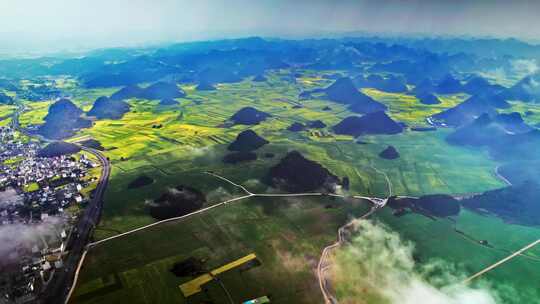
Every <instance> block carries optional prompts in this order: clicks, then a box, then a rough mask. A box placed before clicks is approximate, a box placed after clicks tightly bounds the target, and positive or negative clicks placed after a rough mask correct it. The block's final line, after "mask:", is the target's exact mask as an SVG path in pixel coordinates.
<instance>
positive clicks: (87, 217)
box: [11, 105, 111, 304]
mask: <svg viewBox="0 0 540 304" xmlns="http://www.w3.org/2000/svg"><path fill="white" fill-rule="evenodd" d="M24 110H25V107H24V105H20V106H19V108H18V109H17V111H15V113H13V118H12V121H11V125H12V127H13V128H14V129H16V130H17V131H19V132H21V133H22V134H24V135H26V136H29V137H37V138H38V139H39V140H41V141H44V142H48V143H50V142H55V141H56V140H51V139H47V138H44V137H42V136H39V135H36V134H31V133H29V132H27V131H26V130H25V129H24V128H21V126H20V124H19V115H20V113H21V112H23V111H24ZM78 146H79V147H80V148H81V150H83V151H85V152H88V153H90V154H92V155H94V156H95V157H96V158H97V159H98V161H99V162H100V163H101V174H100V177H99V180H98V183H97V186H96V189H95V190H94V196H93V198H92V199H91V200H90V202H89V203H88V205H87V206H86V208H85V209H84V213H83V215H82V217H80V218H79V220H78V222H77V225H76V226H75V227H74V228H73V229H74V232H73V233H72V234H71V237H70V239H69V240H68V244H67V246H66V248H67V249H68V250H69V253H68V255H67V258H66V259H65V260H64V266H63V269H62V271H56V272H55V275H54V276H53V277H52V279H51V282H50V283H49V284H47V286H46V288H45V290H43V291H42V292H41V293H40V295H39V297H38V300H37V301H36V303H45V304H47V303H54V304H57V303H63V302H65V301H67V299H68V298H67V297H68V295H70V294H71V292H72V290H73V286H74V285H75V282H76V276H77V275H78V270H79V269H80V265H81V264H82V261H83V260H84V256H85V255H86V250H85V247H86V244H87V242H88V240H89V238H90V235H91V233H92V231H93V229H94V228H95V225H96V224H97V223H98V222H99V219H100V217H101V210H102V208H103V196H104V194H105V190H106V188H107V185H108V183H109V177H110V174H111V166H110V162H109V160H108V159H107V157H105V156H104V155H103V154H102V153H101V152H100V151H98V150H95V149H92V148H88V147H84V146H81V145H78ZM66 287H68V288H67V289H66Z"/></svg>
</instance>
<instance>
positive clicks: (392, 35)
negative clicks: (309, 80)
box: [0, 31, 540, 59]
mask: <svg viewBox="0 0 540 304" xmlns="http://www.w3.org/2000/svg"><path fill="white" fill-rule="evenodd" d="M249 38H261V39H264V40H311V39H313V40H322V39H361V38H380V39H400V38H401V39H411V40H422V39H441V40H445V39H447V40H451V39H462V40H482V39H486V40H501V41H503V40H517V41H520V42H523V43H526V44H529V45H533V46H540V39H523V38H520V37H512V36H492V35H467V34H463V35H454V34H430V33H411V32H406V33H397V32H362V31H343V32H333V33H330V32H328V33H319V34H311V35H308V34H306V35H257V34H244V35H240V34H239V35H234V34H231V35H222V36H219V35H216V36H212V37H207V38H193V39H185V40H156V41H141V42H132V43H117V44H109V45H95V46H90V45H88V46H86V47H81V46H79V47H73V48H68V47H65V48H50V49H46V48H43V49H38V48H35V47H33V48H26V47H24V46H21V47H20V49H17V48H12V47H11V48H9V47H7V48H2V47H1V46H0V59H6V58H41V57H47V56H77V55H78V56H83V55H84V54H87V53H90V52H93V51H99V50H107V49H145V48H149V49H153V48H160V47H167V46H171V45H175V44H184V43H197V42H206V41H221V40H241V39H249Z"/></svg>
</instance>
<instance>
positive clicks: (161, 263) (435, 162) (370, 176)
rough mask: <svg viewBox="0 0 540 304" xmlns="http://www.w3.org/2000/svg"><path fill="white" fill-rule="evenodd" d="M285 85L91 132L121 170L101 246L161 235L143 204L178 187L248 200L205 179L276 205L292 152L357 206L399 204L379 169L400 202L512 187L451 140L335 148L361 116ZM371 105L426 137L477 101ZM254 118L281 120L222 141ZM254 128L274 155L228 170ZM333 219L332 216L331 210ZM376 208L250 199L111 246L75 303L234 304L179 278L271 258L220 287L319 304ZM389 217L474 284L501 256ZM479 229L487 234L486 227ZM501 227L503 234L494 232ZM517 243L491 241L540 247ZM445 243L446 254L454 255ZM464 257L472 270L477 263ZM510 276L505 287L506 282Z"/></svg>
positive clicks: (318, 83) (141, 109)
mask: <svg viewBox="0 0 540 304" xmlns="http://www.w3.org/2000/svg"><path fill="white" fill-rule="evenodd" d="M288 73H289V72H288V71H281V72H275V73H272V74H269V75H268V81H267V82H264V83H255V82H251V81H249V80H246V81H243V82H240V83H236V84H221V85H219V86H218V90H217V91H211V92H197V91H195V89H194V86H184V87H183V89H184V90H185V91H186V92H187V94H188V95H187V97H186V98H181V99H178V101H179V102H180V105H178V106H160V105H159V102H158V101H148V100H137V99H133V100H130V101H129V103H130V105H131V111H130V113H128V114H126V115H125V116H124V117H123V118H122V119H120V120H99V121H96V122H95V123H94V126H93V127H92V128H89V129H84V130H81V131H80V132H79V134H77V136H91V137H92V138H94V139H96V140H98V141H100V142H101V144H102V145H103V146H104V147H105V151H104V153H105V155H106V156H107V157H109V158H110V160H111V163H112V174H111V178H110V185H109V186H108V188H107V192H106V195H105V207H104V211H103V216H102V220H101V222H100V224H99V225H98V227H97V229H96V231H95V233H94V236H93V237H94V239H96V240H98V239H103V238H105V237H108V236H112V235H115V234H118V233H121V232H124V231H128V230H131V229H134V228H137V227H140V226H142V225H146V224H150V223H152V222H154V219H153V218H151V217H150V216H149V215H148V212H147V207H146V201H147V200H148V199H154V198H156V197H158V196H159V195H160V194H161V193H163V192H164V191H165V190H166V189H167V188H170V187H174V186H177V185H180V184H183V185H189V186H192V187H195V188H197V189H199V190H201V191H202V192H204V193H205V194H206V195H207V198H208V202H207V205H211V204H215V203H218V202H221V201H223V200H225V199H226V198H229V197H231V196H233V195H239V194H240V193H239V192H238V189H236V188H234V187H231V186H230V185H229V184H226V183H223V182H222V181H220V180H217V179H216V178H215V177H211V176H209V175H205V174H203V173H202V172H203V171H206V170H213V171H216V172H217V173H219V174H221V175H223V176H226V177H228V178H230V179H232V180H234V181H236V182H240V183H242V184H244V185H246V186H247V187H249V188H250V189H252V191H256V192H268V191H274V190H272V189H268V188H267V187H266V186H265V185H263V184H261V183H260V181H259V180H260V179H261V178H262V177H264V175H265V174H266V172H267V169H268V168H269V167H270V166H272V165H274V164H275V163H277V162H278V161H279V159H280V158H281V157H283V156H284V155H285V154H286V153H287V152H288V151H290V150H293V149H296V150H299V151H300V152H302V153H303V154H304V155H305V156H306V157H308V158H310V159H313V160H315V161H317V162H319V163H321V164H322V165H324V166H325V167H326V168H328V169H329V170H330V171H331V172H333V173H334V174H335V175H337V176H340V177H343V176H347V177H349V179H350V181H351V190H350V192H351V193H355V194H356V193H358V194H366V195H373V196H380V197H383V196H386V195H387V194H388V189H387V185H386V180H385V177H384V176H383V175H382V174H381V173H380V172H378V171H377V170H376V169H374V167H375V168H377V169H378V170H381V171H383V172H385V173H386V174H387V175H388V177H389V179H390V181H391V184H392V190H393V193H394V194H399V195H422V194H430V193H453V194H455V193H470V192H479V191H485V190H489V189H494V188H499V187H501V186H503V184H502V183H501V181H499V180H498V179H497V178H496V176H494V174H493V170H494V168H495V167H496V166H497V165H499V164H498V163H497V162H495V161H492V160H489V158H488V157H487V154H486V153H485V152H484V151H479V150H469V149H465V148H459V147H453V146H450V145H448V144H447V143H446V142H445V140H444V138H445V136H446V135H447V134H448V132H449V130H437V131H435V132H412V131H406V132H405V133H403V134H399V135H391V136H365V137H363V138H361V140H362V141H364V142H367V144H358V143H356V142H355V139H354V138H352V137H348V136H336V135H334V134H332V132H331V129H330V127H331V126H332V125H334V124H336V123H337V122H339V121H340V120H341V119H343V118H345V117H347V116H349V115H354V114H353V113H350V112H349V111H348V110H347V109H346V108H345V107H344V106H343V105H339V104H335V103H330V102H328V101H325V100H316V99H315V100H307V101H299V100H298V94H299V93H300V92H301V91H302V90H305V89H313V88H316V87H324V86H326V85H328V84H329V83H330V82H331V81H329V80H327V79H323V78H322V74H321V73H316V72H313V71H304V73H303V74H304V76H303V77H300V78H298V79H297V82H296V83H291V82H288V81H286V80H283V79H282V77H283V76H286V75H288ZM328 73H330V72H328ZM69 90H71V91H72V94H73V96H76V97H75V98H74V101H75V102H76V103H77V104H78V105H79V106H81V107H82V108H83V109H85V110H88V109H89V108H90V107H91V103H92V102H93V100H95V98H97V97H99V96H101V95H110V94H111V93H112V92H113V91H114V89H107V90H84V89H81V88H77V87H70V89H69ZM364 91H365V92H366V93H367V94H369V95H371V96H372V97H373V98H375V99H377V100H379V101H381V102H383V103H385V104H386V105H388V106H389V107H390V111H389V112H390V115H391V116H392V117H393V118H395V119H396V120H399V121H403V122H406V123H407V124H408V125H411V126H416V125H423V124H424V123H425V118H426V117H428V116H430V115H432V114H434V113H436V112H438V111H440V110H442V109H445V108H448V107H451V106H453V105H455V104H457V103H459V102H460V101H462V100H463V99H465V98H466V97H467V96H465V95H454V96H441V99H442V100H443V103H442V104H441V105H437V106H426V105H422V104H421V103H419V102H418V100H416V99H415V98H414V97H411V96H408V95H404V94H388V93H384V92H380V91H376V90H364ZM48 104H49V103H47V102H43V103H32V104H29V107H31V110H30V111H28V112H27V113H25V114H23V115H22V117H21V123H22V124H23V125H28V124H35V123H40V122H41V121H42V119H43V117H44V116H45V115H46V110H47V107H48ZM245 106H253V107H255V108H257V109H259V110H261V111H265V112H268V113H270V114H271V115H272V117H270V118H269V119H268V120H267V121H265V122H263V123H261V124H259V125H256V126H253V127H248V126H232V127H225V126H224V123H225V122H226V121H227V119H228V118H229V117H230V116H232V115H233V114H234V113H235V112H236V111H238V110H239V109H240V108H242V107H245ZM297 106H301V107H300V108H298V107H297ZM325 106H330V107H331V111H324V110H323V108H324V107H325ZM316 119H320V120H322V121H323V122H324V123H325V124H326V125H327V126H328V127H327V128H325V129H322V130H308V131H304V132H298V133H294V132H289V131H287V130H285V129H286V128H287V127H288V126H289V125H290V124H291V123H293V122H308V121H310V120H316ZM156 125H161V127H160V128H156V127H155V126H156ZM248 128H251V129H253V130H255V131H256V132H257V133H258V134H259V135H261V136H263V137H265V138H266V139H267V140H269V141H270V144H269V145H266V146H265V147H263V148H261V149H260V150H259V151H258V155H259V159H258V160H256V161H254V162H250V163H246V164H237V165H228V164H224V163H222V162H221V159H222V157H223V156H224V155H225V154H226V153H227V151H226V147H227V145H228V144H229V143H230V142H231V141H232V140H234V138H235V137H236V135H237V134H238V133H240V132H241V131H243V130H245V129H248ZM387 145H393V146H394V147H396V149H397V150H398V151H399V153H400V154H401V157H400V158H399V159H397V160H384V159H381V158H380V157H379V156H378V153H379V152H381V151H382V150H383V149H384V148H386V146H387ZM265 153H273V154H275V157H274V158H265V157H263V155H264V154H265ZM142 174H145V175H148V176H149V177H151V178H152V179H154V183H152V184H151V185H148V186H145V187H142V188H137V189H129V190H128V188H127V185H128V184H129V183H130V182H131V181H132V180H134V179H135V178H137V177H138V176H140V175H142ZM327 205H332V208H326V207H327ZM366 208H367V206H366V205H365V204H356V203H352V202H346V203H344V202H341V201H337V200H336V201H333V200H329V199H327V198H326V199H319V200H308V199H302V200H283V199H257V200H255V199H251V200H246V201H243V202H238V203H235V204H231V205H227V206H224V207H220V208H217V209H213V210H212V211H209V212H208V213H204V214H202V215H197V216H194V217H192V218H190V219H187V220H184V221H181V222H176V223H170V224H166V225H163V226H158V227H155V228H152V229H149V230H146V231H144V232H140V233H136V234H133V235H130V236H128V237H126V238H121V239H118V240H114V241H111V242H106V243H104V244H102V245H99V246H98V247H96V248H94V249H92V250H91V251H90V254H89V255H88V260H87V262H86V264H85V265H84V268H83V271H82V274H81V278H80V281H79V285H78V287H77V290H76V294H75V298H74V302H77V303H101V302H133V303H200V302H202V301H204V300H210V299H212V300H214V302H217V303H220V302H223V301H224V299H226V295H225V293H224V291H223V290H222V288H221V287H220V285H219V284H217V283H215V282H213V283H210V284H209V285H208V287H207V290H206V291H205V292H204V293H203V294H201V295H200V296H197V297H195V298H193V299H190V300H189V301H186V300H185V299H184V298H183V297H182V295H181V293H180V290H179V289H178V285H179V284H180V283H183V282H186V281H188V280H189V278H177V277H174V275H173V274H172V273H171V272H170V271H169V269H170V268H171V267H172V264H174V263H175V262H178V261H180V260H182V259H185V258H188V257H190V256H196V257H200V258H206V259H208V262H207V265H205V267H208V269H212V268H215V267H216V266H219V265H222V264H224V263H227V262H229V261H231V260H234V259H236V258H239V257H241V256H244V255H246V254H248V253H251V252H255V253H256V254H257V256H258V257H260V260H261V262H262V265H261V266H259V267H255V268H253V269H250V270H246V271H231V272H230V273H226V274H224V275H223V277H222V278H221V280H222V282H223V283H224V285H225V286H226V288H227V289H228V291H229V292H230V293H231V294H232V296H233V298H234V300H235V302H240V301H242V300H247V299H249V298H254V297H258V296H263V295H266V294H271V295H272V297H273V298H274V300H275V302H277V303H283V302H294V303H314V302H320V294H319V290H318V286H317V282H316V278H315V275H314V272H313V270H314V268H315V266H316V262H317V261H318V258H319V255H320V251H321V249H322V248H323V247H324V246H326V245H328V244H330V243H332V242H333V241H334V240H335V234H336V230H337V228H338V227H339V226H340V225H343V224H344V223H345V222H346V221H347V220H348V219H350V218H351V217H354V216H358V215H360V214H362V213H363V212H365V211H366ZM378 217H379V218H380V219H381V220H382V221H384V222H386V223H388V224H389V225H390V226H391V227H392V228H393V229H395V230H397V231H400V233H402V235H403V236H404V237H405V238H407V239H410V240H413V241H415V243H417V248H418V249H419V251H420V252H421V253H422V258H423V259H424V260H425V261H427V260H428V259H430V258H433V257H436V258H442V259H446V260H451V261H455V262H457V263H461V262H463V263H465V265H464V266H463V267H464V268H465V269H466V271H475V270H477V269H480V268H481V266H485V265H486V264H489V263H490V262H494V261H495V260H496V259H497V258H499V257H500V256H502V255H503V253H502V252H499V251H491V250H486V249H485V248H483V247H481V246H480V245H478V244H473V243H472V242H470V240H466V239H463V237H462V236H460V235H459V234H456V233H455V232H454V231H453V226H452V225H451V223H450V222H448V223H447V222H446V221H443V220H440V221H436V222H433V221H432V220H428V219H426V218H423V217H421V216H415V215H408V216H405V217H403V218H395V217H393V216H392V215H391V214H390V212H389V211H387V210H383V211H382V213H381V214H380V215H378ZM494 220H495V221H496V219H491V218H487V217H479V216H478V215H475V214H471V213H468V212H464V213H462V215H461V216H460V218H459V220H458V222H457V224H456V225H458V226H460V229H463V230H466V231H470V232H471V234H472V235H475V237H476V236H477V235H478V237H479V238H480V237H484V236H483V235H484V234H485V233H492V232H490V231H492V230H491V227H490V226H492V225H495V224H496V222H493V221H494ZM476 222H479V223H482V224H480V225H478V226H475V224H474V223H476ZM503 226H504V225H503V224H502V223H498V224H497V226H495V227H503ZM501 229H502V228H501ZM509 229H510V230H509V231H508V233H509V234H510V233H516V234H515V237H514V239H513V241H512V242H509V243H504V238H502V237H500V238H495V237H494V236H491V237H489V240H490V242H491V240H493V242H494V244H495V242H496V243H497V246H501V247H503V245H504V246H506V247H505V248H508V249H509V250H510V248H514V247H515V246H517V245H519V244H520V243H522V242H525V241H526V240H528V239H529V238H530V235H531V233H532V232H531V233H524V232H520V231H519V229H517V228H516V229H515V230H514V229H511V228H509ZM516 231H517V232H516ZM531 231H532V230H531ZM493 233H494V232H493ZM485 238H488V237H485ZM441 239H442V240H445V242H444V244H441ZM479 247H481V248H479ZM460 248H465V249H466V250H465V251H464V253H459V252H458V250H460ZM466 253H470V255H471V256H472V257H469V258H467V257H466V256H465V254H466ZM523 265H526V264H523ZM520 267H521V266H520ZM520 267H518V268H517V269H518V270H519V269H521V268H520ZM512 275H513V273H511V272H510V273H506V274H503V275H501V278H503V279H501V280H502V281H504V280H508V278H509V276H512ZM520 282H521V281H520Z"/></svg>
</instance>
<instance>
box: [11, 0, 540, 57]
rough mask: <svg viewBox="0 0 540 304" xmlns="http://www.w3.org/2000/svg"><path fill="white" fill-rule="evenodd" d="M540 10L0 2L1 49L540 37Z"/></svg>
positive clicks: (358, 0)
mask: <svg viewBox="0 0 540 304" xmlns="http://www.w3.org/2000/svg"><path fill="white" fill-rule="evenodd" d="M539 11H540V1H527V0H508V1H502V0H477V1H474V0H469V1H465V0H452V1H451V0H431V1H428V0H355V1H354V0H294V1H286V0H190V1H186V0H2V1H0V48H3V49H10V48H12V49H18V48H19V49H29V48H35V50H40V49H43V50H45V49H77V48H89V47H106V46H123V45H134V44H145V43H155V42H163V41H186V40H201V39H209V38H222V37H241V36H247V35H262V36H275V37H301V36H312V35H324V34H327V33H332V32H348V31H364V32H379V33H380V32H391V33H402V32H405V33H425V34H435V35H437V34H452V35H462V34H466V35H492V36H504V37H508V36H512V37H520V38H528V39H535V38H536V39H540V20H539V18H537V15H538V12H539Z"/></svg>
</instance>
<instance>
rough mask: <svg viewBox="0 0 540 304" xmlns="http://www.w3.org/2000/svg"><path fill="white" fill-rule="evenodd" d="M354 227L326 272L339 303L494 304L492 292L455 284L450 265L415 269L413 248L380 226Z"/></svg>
mask: <svg viewBox="0 0 540 304" xmlns="http://www.w3.org/2000/svg"><path fill="white" fill-rule="evenodd" d="M354 226H355V230H356V233H355V237H354V238H353V240H352V242H351V243H350V244H348V245H346V246H343V247H340V249H338V251H337V252H336V254H335V255H334V256H333V260H332V262H333V263H332V265H333V266H332V267H331V269H330V270H329V272H328V274H329V278H330V281H331V282H332V286H333V288H334V289H335V290H336V293H337V295H338V299H339V300H340V303H366V304H373V303H377V304H378V303H385V304H417V303H429V304H495V303H497V297H496V295H495V294H494V293H493V292H492V291H490V290H488V289H474V288H470V287H468V286H464V285H461V284H459V282H460V281H461V280H462V279H463V277H460V276H459V274H458V271H456V269H454V268H453V267H452V266H451V265H448V264H446V263H443V262H438V263H430V264H428V265H425V266H422V267H420V266H418V265H415V261H414V259H413V250H414V246H413V245H412V244H411V243H409V242H405V241H403V240H401V239H400V237H399V235H398V234H397V233H395V232H392V231H390V230H389V229H388V228H386V227H385V226H383V225H382V224H374V223H372V222H370V221H366V220H359V221H356V222H355V223H354Z"/></svg>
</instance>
